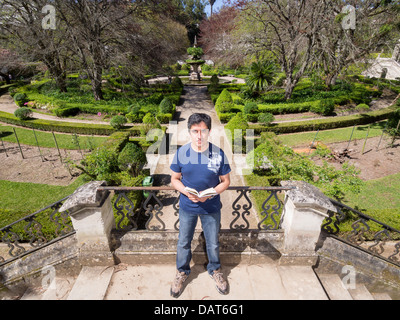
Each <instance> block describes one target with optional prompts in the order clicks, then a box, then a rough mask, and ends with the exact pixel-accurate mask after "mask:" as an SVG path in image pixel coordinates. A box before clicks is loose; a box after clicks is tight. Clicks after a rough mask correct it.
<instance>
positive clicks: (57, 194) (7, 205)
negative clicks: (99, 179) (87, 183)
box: [0, 178, 84, 222]
mask: <svg viewBox="0 0 400 320" xmlns="http://www.w3.org/2000/svg"><path fill="white" fill-rule="evenodd" d="M83 183H84V182H83V180H82V178H78V179H76V180H75V181H74V182H73V183H72V184H70V185H69V186H68V187H64V186H50V185H46V184H36V183H21V182H11V181H5V180H0V194H1V197H0V222H2V220H3V219H2V218H1V215H2V213H1V210H9V211H12V212H13V213H14V214H15V215H16V219H14V220H17V216H18V217H24V216H26V215H28V214H30V213H34V212H35V211H38V210H40V209H43V208H45V207H47V206H48V205H50V204H52V203H54V202H57V201H58V200H61V199H63V198H65V197H66V196H69V195H70V194H72V193H74V191H75V190H76V189H77V188H78V187H79V186H81V185H82V184H83Z"/></svg>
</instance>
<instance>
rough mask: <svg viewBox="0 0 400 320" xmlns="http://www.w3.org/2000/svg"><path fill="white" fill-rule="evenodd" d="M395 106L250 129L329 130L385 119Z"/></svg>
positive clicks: (293, 131)
mask: <svg viewBox="0 0 400 320" xmlns="http://www.w3.org/2000/svg"><path fill="white" fill-rule="evenodd" d="M394 111H395V110H394V108H392V107H390V108H386V109H382V110H377V111H372V112H369V113H364V114H357V115H351V116H344V117H332V118H325V119H318V120H307V121H296V122H285V123H279V124H272V125H270V126H268V127H265V126H261V125H250V129H254V131H255V133H257V134H260V133H261V132H265V131H272V132H275V133H279V134H284V133H295V132H304V131H315V130H329V129H336V128H344V127H351V126H354V125H365V124H370V123H374V122H378V121H382V120H385V119H387V118H389V116H390V115H391V114H392V113H393V112H394Z"/></svg>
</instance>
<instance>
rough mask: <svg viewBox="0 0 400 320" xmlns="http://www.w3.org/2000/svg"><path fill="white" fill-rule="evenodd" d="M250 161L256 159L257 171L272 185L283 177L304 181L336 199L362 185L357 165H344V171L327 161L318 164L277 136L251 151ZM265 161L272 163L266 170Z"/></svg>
mask: <svg viewBox="0 0 400 320" xmlns="http://www.w3.org/2000/svg"><path fill="white" fill-rule="evenodd" d="M248 161H251V162H252V161H254V162H253V163H254V165H255V170H254V174H256V175H261V176H265V177H266V179H268V181H269V183H270V184H271V185H275V186H279V185H280V182H281V181H284V180H298V181H305V182H308V183H310V184H312V185H315V186H316V187H318V188H319V189H321V191H322V192H324V193H325V194H326V195H327V196H329V197H333V198H336V199H342V198H343V196H344V195H345V194H346V193H347V192H349V191H352V192H354V193H357V192H359V191H360V188H361V186H362V185H363V181H362V180H361V179H360V178H359V177H358V174H359V171H358V170H356V168H355V167H354V166H350V165H348V164H344V165H343V167H342V170H336V169H335V168H334V167H333V166H330V165H329V164H328V163H327V162H326V161H324V162H323V165H322V166H318V165H316V164H315V163H314V162H313V161H312V160H311V159H309V158H307V157H305V156H302V155H299V154H297V153H295V152H294V151H293V150H292V149H291V148H289V147H287V146H284V145H282V144H281V143H280V142H279V141H278V140H277V139H276V138H270V139H266V140H265V141H264V142H263V143H262V144H260V145H259V146H258V147H257V148H256V149H255V150H254V151H252V152H251V153H250V154H249V156H248ZM265 163H269V164H271V165H272V166H270V168H269V169H265V167H266V166H265Z"/></svg>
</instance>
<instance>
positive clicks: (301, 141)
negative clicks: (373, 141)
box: [278, 121, 386, 147]
mask: <svg viewBox="0 0 400 320" xmlns="http://www.w3.org/2000/svg"><path fill="white" fill-rule="evenodd" d="M385 124H386V121H383V122H379V123H374V124H372V125H371V129H370V132H369V134H368V137H369V138H373V137H378V136H380V135H381V134H382V130H383V129H384V127H385ZM352 131H353V127H348V128H341V129H334V130H325V131H320V132H318V135H317V138H316V141H321V142H322V143H324V144H328V143H335V142H342V141H348V140H349V139H350V136H351V133H352ZM367 132H368V125H366V126H357V127H356V128H355V130H354V133H353V137H352V140H355V139H357V140H359V139H365V137H366V135H367ZM316 134H317V131H313V132H302V133H292V134H283V135H279V136H278V137H279V140H280V141H282V143H283V144H285V145H287V146H289V147H303V146H308V145H309V144H310V143H312V142H313V141H314V139H315V136H316Z"/></svg>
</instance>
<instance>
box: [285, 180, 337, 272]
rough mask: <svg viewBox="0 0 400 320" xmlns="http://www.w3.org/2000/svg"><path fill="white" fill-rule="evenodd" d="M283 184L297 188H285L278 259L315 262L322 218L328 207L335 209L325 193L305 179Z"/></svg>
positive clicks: (302, 262) (291, 261)
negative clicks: (281, 245) (279, 255)
mask: <svg viewBox="0 0 400 320" xmlns="http://www.w3.org/2000/svg"><path fill="white" fill-rule="evenodd" d="M282 186H295V187H297V189H294V190H290V191H288V192H286V197H285V204H284V208H283V213H282V218H281V228H282V229H283V230H284V235H285V237H284V244H283V249H282V252H281V254H282V256H281V259H280V263H281V264H301V265H304V264H305V265H314V264H315V263H316V261H317V258H318V255H317V254H316V244H317V241H318V239H319V236H320V234H321V225H322V222H323V220H324V219H325V218H327V217H328V210H331V211H336V209H335V207H334V206H333V204H332V203H331V202H330V200H329V198H328V197H326V196H325V195H324V194H323V193H322V192H321V191H320V190H319V189H318V188H316V187H314V186H312V185H310V184H308V183H306V182H303V181H283V182H282Z"/></svg>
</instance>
